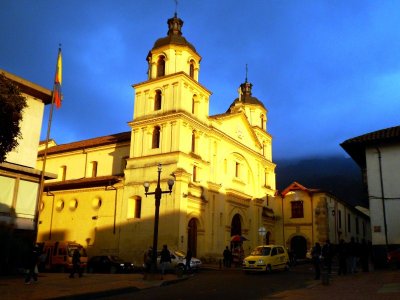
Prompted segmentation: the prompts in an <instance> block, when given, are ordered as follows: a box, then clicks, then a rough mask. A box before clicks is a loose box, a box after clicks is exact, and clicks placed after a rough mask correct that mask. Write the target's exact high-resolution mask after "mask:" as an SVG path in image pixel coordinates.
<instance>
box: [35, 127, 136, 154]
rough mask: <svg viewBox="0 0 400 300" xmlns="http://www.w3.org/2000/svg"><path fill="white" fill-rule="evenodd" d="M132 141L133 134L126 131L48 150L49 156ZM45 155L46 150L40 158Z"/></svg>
mask: <svg viewBox="0 0 400 300" xmlns="http://www.w3.org/2000/svg"><path fill="white" fill-rule="evenodd" d="M130 139H131V132H130V131H126V132H121V133H116V134H111V135H105V136H101V137H97V138H92V139H88V140H83V141H78V142H73V143H69V144H62V145H57V146H54V147H50V148H48V149H47V154H56V153H62V152H67V151H73V150H77V149H82V148H91V147H98V146H102V145H108V144H115V143H122V142H128V141H130ZM43 155H44V150H41V151H39V153H38V157H41V156H43Z"/></svg>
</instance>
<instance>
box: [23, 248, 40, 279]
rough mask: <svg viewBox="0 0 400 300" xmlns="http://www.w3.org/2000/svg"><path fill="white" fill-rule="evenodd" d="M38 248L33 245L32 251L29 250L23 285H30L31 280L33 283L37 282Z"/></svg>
mask: <svg viewBox="0 0 400 300" xmlns="http://www.w3.org/2000/svg"><path fill="white" fill-rule="evenodd" d="M39 255H40V253H39V247H38V246H37V245H35V246H34V247H33V248H32V249H30V251H29V253H28V257H27V262H26V268H27V271H26V277H25V284H31V283H32V279H33V281H34V282H37V281H38V277H37V263H38V259H39Z"/></svg>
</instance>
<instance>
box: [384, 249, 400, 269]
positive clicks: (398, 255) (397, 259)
mask: <svg viewBox="0 0 400 300" xmlns="http://www.w3.org/2000/svg"><path fill="white" fill-rule="evenodd" d="M387 263H388V265H389V266H394V267H397V268H400V248H397V249H394V250H392V251H389V252H388V253H387Z"/></svg>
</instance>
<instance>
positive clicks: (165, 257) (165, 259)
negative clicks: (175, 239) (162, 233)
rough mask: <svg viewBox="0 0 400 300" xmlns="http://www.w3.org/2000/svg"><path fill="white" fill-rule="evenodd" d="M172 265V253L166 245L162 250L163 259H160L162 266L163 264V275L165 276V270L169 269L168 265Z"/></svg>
mask: <svg viewBox="0 0 400 300" xmlns="http://www.w3.org/2000/svg"><path fill="white" fill-rule="evenodd" d="M170 263H171V253H170V252H169V250H168V247H167V245H164V246H163V248H162V250H161V258H160V264H161V274H163V275H164V274H165V269H166V268H167V267H168V265H169V264H170Z"/></svg>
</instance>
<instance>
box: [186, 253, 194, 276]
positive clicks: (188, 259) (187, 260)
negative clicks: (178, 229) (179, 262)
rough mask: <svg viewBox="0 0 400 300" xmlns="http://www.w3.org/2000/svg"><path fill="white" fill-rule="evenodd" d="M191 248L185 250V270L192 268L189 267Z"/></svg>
mask: <svg viewBox="0 0 400 300" xmlns="http://www.w3.org/2000/svg"><path fill="white" fill-rule="evenodd" d="M192 256H193V254H192V250H190V248H188V250H187V252H186V264H185V270H186V272H188V271H190V270H191V269H192V268H191V267H190V261H191V260H192Z"/></svg>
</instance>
